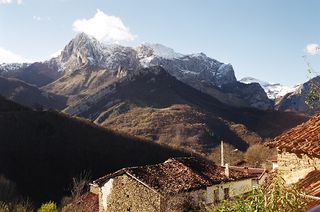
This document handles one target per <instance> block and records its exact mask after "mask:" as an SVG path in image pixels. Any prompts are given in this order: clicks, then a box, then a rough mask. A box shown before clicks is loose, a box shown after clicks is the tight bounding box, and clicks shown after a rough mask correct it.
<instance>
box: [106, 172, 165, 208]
mask: <svg viewBox="0 0 320 212" xmlns="http://www.w3.org/2000/svg"><path fill="white" fill-rule="evenodd" d="M107 211H108V212H109V211H110V212H111V211H116V212H118V211H160V196H159V195H158V194H157V193H156V192H154V191H153V190H151V189H149V188H147V187H146V186H144V185H143V184H141V183H139V182H138V181H136V180H134V179H132V178H131V177H130V176H128V175H126V174H124V175H122V176H118V177H115V178H113V182H112V189H111V192H110V194H109V195H108V196H107Z"/></svg>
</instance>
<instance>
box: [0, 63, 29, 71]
mask: <svg viewBox="0 0 320 212" xmlns="http://www.w3.org/2000/svg"><path fill="white" fill-rule="evenodd" d="M29 65H30V63H2V64H0V72H1V71H4V72H10V71H17V70H19V69H21V68H26V67H28V66H29Z"/></svg>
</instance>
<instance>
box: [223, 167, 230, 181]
mask: <svg viewBox="0 0 320 212" xmlns="http://www.w3.org/2000/svg"><path fill="white" fill-rule="evenodd" d="M224 174H225V175H226V177H228V178H229V177H230V171H229V164H227V163H226V166H225V167H224Z"/></svg>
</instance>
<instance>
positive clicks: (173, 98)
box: [64, 67, 305, 152]
mask: <svg viewBox="0 0 320 212" xmlns="http://www.w3.org/2000/svg"><path fill="white" fill-rule="evenodd" d="M64 112H66V113H69V114H71V115H76V116H82V117H85V118H88V119H91V120H94V121H95V122H96V123H98V124H101V125H103V126H105V127H107V128H111V129H116V130H119V131H122V132H127V133H130V134H133V135H137V136H142V137H147V138H149V139H150V140H153V141H156V142H162V143H166V144H169V145H173V146H179V147H185V148H190V149H193V150H196V151H199V152H208V151H210V150H211V149H212V148H213V147H215V146H217V145H218V144H219V143H220V140H221V139H224V140H225V141H226V142H227V143H230V144H232V145H233V146H235V147H236V148H238V149H241V150H244V149H246V148H247V147H248V145H249V144H251V143H255V142H259V141H261V140H262V139H263V138H267V137H272V136H275V135H277V134H278V133H280V132H282V131H283V130H285V129H288V128H289V127H292V126H295V125H296V124H298V123H300V122H301V121H303V120H305V117H304V116H300V115H298V114H294V113H283V112H276V111H268V112H265V111H260V110H256V109H252V108H236V107H231V106H228V105H226V104H224V103H221V102H220V101H218V100H217V99H215V98H213V97H211V96H210V95H207V94H204V93H202V92H200V91H198V90H197V89H194V88H192V87H191V86H188V85H186V84H184V83H183V82H181V81H179V80H177V79H176V78H175V77H173V76H171V75H170V74H169V73H168V72H166V71H165V70H164V69H163V68H161V67H151V68H145V69H141V70H139V71H136V72H134V73H131V74H130V73H127V77H126V78H122V79H120V80H118V81H117V82H116V83H114V84H111V85H109V86H107V87H105V88H104V89H101V90H100V91H99V92H97V93H96V94H93V95H91V96H88V97H86V98H84V99H81V100H79V101H78V102H75V103H73V104H72V105H70V106H69V107H67V108H66V109H65V110H64ZM282 119H285V120H286V121H283V120H282ZM236 126H239V127H236ZM212 133H213V134H214V136H212Z"/></svg>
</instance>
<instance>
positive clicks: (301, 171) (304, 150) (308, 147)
mask: <svg viewBox="0 0 320 212" xmlns="http://www.w3.org/2000/svg"><path fill="white" fill-rule="evenodd" d="M268 146H270V147H276V148H277V150H278V155H277V162H278V173H279V174H281V175H282V177H283V178H284V179H285V180H286V182H287V183H288V184H292V183H297V184H298V185H299V186H300V187H301V188H303V189H304V190H305V191H306V192H307V194H308V195H309V196H310V198H313V199H315V200H320V171H319V170H320V114H318V115H316V116H314V117H312V118H311V119H310V120H308V121H307V122H305V123H302V124H300V125H298V126H296V127H294V128H292V129H290V130H288V131H287V132H285V133H283V134H282V135H280V136H278V137H276V138H275V139H274V140H273V141H270V142H269V143H268ZM319 204H320V202H319Z"/></svg>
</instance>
